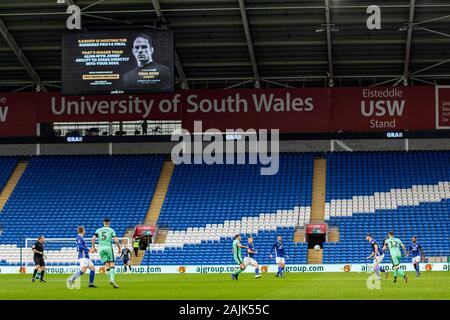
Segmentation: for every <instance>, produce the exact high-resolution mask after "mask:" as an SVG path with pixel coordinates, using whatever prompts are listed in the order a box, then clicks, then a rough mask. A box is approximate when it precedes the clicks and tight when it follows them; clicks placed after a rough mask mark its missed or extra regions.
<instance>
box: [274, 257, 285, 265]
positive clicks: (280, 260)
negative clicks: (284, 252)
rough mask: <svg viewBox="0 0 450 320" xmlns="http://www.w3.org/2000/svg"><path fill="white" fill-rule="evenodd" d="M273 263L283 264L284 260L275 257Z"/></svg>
mask: <svg viewBox="0 0 450 320" xmlns="http://www.w3.org/2000/svg"><path fill="white" fill-rule="evenodd" d="M275 262H276V263H277V264H279V263H285V262H284V258H281V257H276V258H275Z"/></svg>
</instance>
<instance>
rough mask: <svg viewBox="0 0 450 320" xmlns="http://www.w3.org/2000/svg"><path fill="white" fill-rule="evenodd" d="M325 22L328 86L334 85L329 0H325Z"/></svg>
mask: <svg viewBox="0 0 450 320" xmlns="http://www.w3.org/2000/svg"><path fill="white" fill-rule="evenodd" d="M325 24H326V27H327V55H328V77H329V86H330V87H332V86H334V69H333V53H332V48H331V30H330V26H331V19H330V0H325Z"/></svg>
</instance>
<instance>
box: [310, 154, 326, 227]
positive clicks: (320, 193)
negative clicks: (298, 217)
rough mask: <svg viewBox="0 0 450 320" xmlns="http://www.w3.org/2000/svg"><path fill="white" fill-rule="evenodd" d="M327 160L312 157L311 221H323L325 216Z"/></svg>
mask: <svg viewBox="0 0 450 320" xmlns="http://www.w3.org/2000/svg"><path fill="white" fill-rule="evenodd" d="M326 175H327V160H326V159H324V158H316V159H314V176H313V185H312V189H313V190H312V206H311V223H323V222H324V218H325V191H326V182H327V179H326Z"/></svg>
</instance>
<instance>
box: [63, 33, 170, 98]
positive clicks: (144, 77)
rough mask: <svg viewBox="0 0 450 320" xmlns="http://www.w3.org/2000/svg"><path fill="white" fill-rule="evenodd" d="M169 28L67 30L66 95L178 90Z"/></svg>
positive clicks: (64, 38) (64, 60) (64, 66)
mask: <svg viewBox="0 0 450 320" xmlns="http://www.w3.org/2000/svg"><path fill="white" fill-rule="evenodd" d="M173 42H174V40H173V32H172V31H170V30H155V31H153V30H150V31H147V30H146V31H102V32H75V33H65V34H63V36H62V88H61V91H62V94H63V95H81V94H126V93H145V92H149V93H156V92H173V91H174V44H173Z"/></svg>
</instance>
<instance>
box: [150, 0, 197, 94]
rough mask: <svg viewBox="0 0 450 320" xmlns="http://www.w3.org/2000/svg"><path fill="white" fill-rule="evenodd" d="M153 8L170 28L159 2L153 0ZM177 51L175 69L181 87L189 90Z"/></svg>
mask: <svg viewBox="0 0 450 320" xmlns="http://www.w3.org/2000/svg"><path fill="white" fill-rule="evenodd" d="M152 4H153V8H154V9H155V12H156V15H157V17H158V18H159V19H161V21H162V22H164V23H165V27H166V28H168V24H167V23H168V21H167V19H166V18H165V17H164V14H163V12H162V10H161V5H160V3H159V1H158V0H152ZM174 50H175V67H176V68H177V72H178V76H179V78H180V81H181V85H182V88H183V89H189V84H188V82H187V80H186V74H185V73H184V69H183V65H182V63H181V60H180V57H179V56H178V52H177V50H176V49H174Z"/></svg>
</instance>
